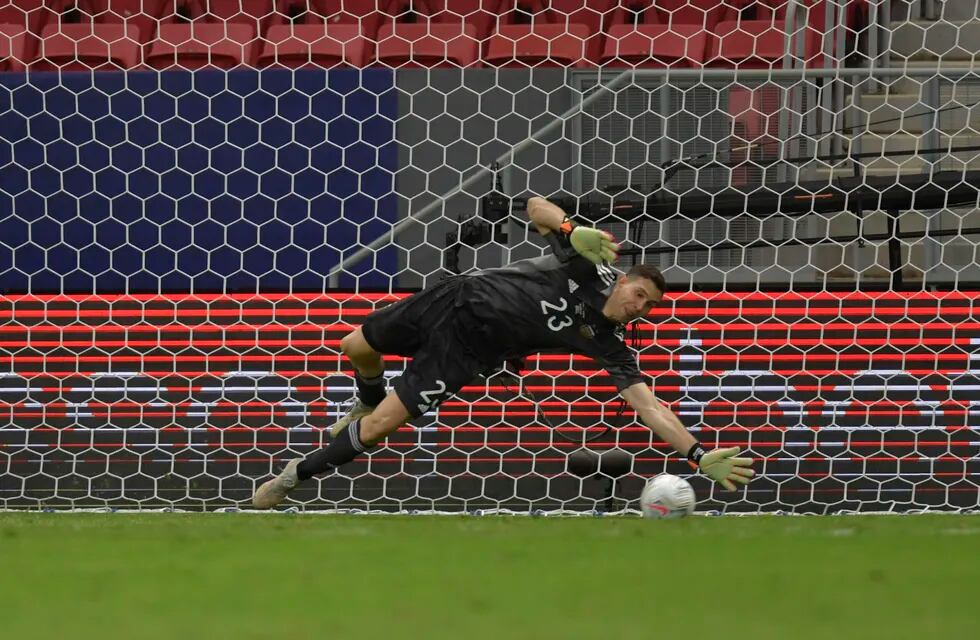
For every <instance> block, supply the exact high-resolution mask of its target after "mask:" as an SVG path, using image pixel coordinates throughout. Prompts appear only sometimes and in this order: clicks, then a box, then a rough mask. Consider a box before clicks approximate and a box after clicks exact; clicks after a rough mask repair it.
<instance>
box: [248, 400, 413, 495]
mask: <svg viewBox="0 0 980 640" xmlns="http://www.w3.org/2000/svg"><path fill="white" fill-rule="evenodd" d="M410 417H411V416H410V415H409V412H408V409H406V408H405V405H404V404H402V401H401V400H400V399H399V398H398V395H397V394H396V393H395V392H394V391H392V392H391V393H389V394H388V396H387V397H386V398H385V399H384V400H382V401H381V403H380V404H379V405H378V406H377V408H375V409H374V410H373V411H372V412H371V413H370V414H369V415H366V416H364V417H363V418H361V419H359V420H352V421H350V422H349V424H348V425H347V428H346V429H345V430H344V432H343V433H342V434H341V435H340V436H339V437H335V438H334V439H333V440H332V441H331V442H330V444H329V445H327V446H326V447H324V448H323V449H318V450H317V451H314V452H313V453H311V454H310V455H308V456H306V458H304V459H297V460H292V461H291V462H290V463H289V464H287V465H286V468H285V469H284V470H283V472H282V473H280V474H279V475H278V476H276V477H275V478H273V479H272V480H269V481H268V482H266V483H264V484H263V485H262V486H261V487H259V488H258V490H257V491H256V492H255V495H254V496H253V497H252V505H253V506H255V508H257V509H270V508H272V507H274V506H276V505H277V504H279V503H280V502H282V501H283V500H284V499H285V498H286V496H287V495H288V494H289V492H290V491H292V490H293V489H295V488H296V487H297V486H298V485H299V483H301V482H303V481H304V480H308V479H310V478H312V477H313V476H315V475H317V474H320V473H324V472H326V471H331V470H333V469H336V468H337V467H339V466H341V465H344V464H346V463H348V462H350V461H351V460H353V459H354V458H356V457H357V456H359V455H361V454H362V453H364V452H365V451H367V450H368V449H370V448H371V447H373V446H374V445H376V444H377V443H379V442H381V441H382V440H384V439H385V438H386V437H388V434H390V433H392V432H394V431H395V430H396V429H398V427H400V426H401V425H403V424H405V423H406V422H407V421H408V419H409V418H410Z"/></svg>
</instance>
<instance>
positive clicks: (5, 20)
mask: <svg viewBox="0 0 980 640" xmlns="http://www.w3.org/2000/svg"><path fill="white" fill-rule="evenodd" d="M42 13H47V12H46V11H43V10H42V9H39V8H38V7H37V3H36V2H28V1H27V0H16V1H14V2H7V3H6V4H4V5H2V6H0V71H23V70H24V68H25V67H26V66H27V65H28V63H30V62H31V61H32V60H33V59H34V55H35V53H36V52H37V34H38V33H40V32H41V29H40V26H41V24H42V20H43V17H44V16H43V15H42Z"/></svg>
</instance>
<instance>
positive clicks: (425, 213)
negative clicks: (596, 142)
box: [328, 69, 633, 288]
mask: <svg viewBox="0 0 980 640" xmlns="http://www.w3.org/2000/svg"><path fill="white" fill-rule="evenodd" d="M632 74H633V72H632V70H629V69H627V70H625V71H621V72H620V73H618V74H617V75H616V76H615V77H614V78H613V79H612V80H610V81H609V82H608V83H607V84H602V83H597V84H596V85H594V86H593V87H592V91H591V93H589V95H587V96H584V97H583V98H582V99H581V100H579V102H578V104H576V105H573V106H572V107H570V108H569V109H568V110H566V111H565V112H564V113H563V114H561V115H559V116H557V117H555V118H554V119H553V120H552V121H551V122H549V123H548V124H546V125H545V126H543V127H541V128H540V129H538V130H537V131H535V132H534V133H532V134H531V136H530V137H529V138H528V139H527V140H524V141H523V142H521V143H519V144H517V145H515V146H513V147H511V148H510V149H508V150H507V152H506V153H504V154H503V155H501V156H499V157H498V158H497V159H496V160H495V161H494V162H493V163H491V166H493V164H499V166H500V169H501V170H502V169H505V168H508V167H510V165H511V164H513V162H514V158H515V157H516V156H517V154H519V153H520V152H521V151H523V150H524V149H526V148H527V147H529V146H531V145H532V144H533V143H535V142H537V141H538V140H540V139H541V138H543V137H544V136H546V135H548V134H549V133H551V132H552V131H554V130H555V129H557V128H558V127H560V126H563V125H564V123H565V122H566V121H567V120H569V119H570V118H572V117H574V116H576V115H578V114H579V113H581V112H582V111H583V110H584V109H585V108H586V107H588V106H589V105H590V104H592V103H593V102H595V101H596V100H598V99H599V97H600V96H602V95H604V94H605V92H606V91H612V90H614V89H616V88H617V87H618V86H620V85H621V84H623V83H624V82H625V80H626V79H627V78H632ZM490 171H491V170H490V169H489V168H486V167H480V169H479V170H478V171H477V172H476V173H474V174H473V175H471V176H470V177H469V178H466V179H465V180H463V181H462V182H461V183H460V184H459V186H457V187H454V188H452V189H451V190H449V191H448V192H446V193H444V194H443V195H442V196H440V197H438V198H435V199H434V200H432V202H430V203H429V204H427V205H425V206H424V207H422V209H421V210H420V211H419V212H418V213H414V214H410V215H408V216H406V217H405V218H404V219H403V220H400V221H398V223H396V224H395V225H394V226H392V227H391V229H389V230H388V231H386V232H385V233H384V234H382V235H381V236H379V237H378V238H376V239H375V240H374V241H372V242H371V243H370V244H368V245H367V246H364V247H361V248H360V249H358V250H357V251H356V252H355V253H354V254H353V255H351V256H349V257H347V258H343V259H342V260H341V261H340V263H339V264H338V265H337V266H336V267H335V268H334V269H333V271H331V272H330V275H329V276H328V284H329V286H330V287H331V288H335V287H336V286H337V284H338V281H339V279H340V274H341V273H342V272H343V271H344V269H346V268H347V267H350V266H353V265H355V264H357V263H358V262H360V261H361V260H363V259H364V258H366V257H368V256H370V255H373V254H374V252H375V251H377V250H378V249H379V248H381V247H383V246H385V245H386V244H388V243H389V242H391V241H392V240H394V239H395V238H397V237H398V235H399V234H401V232H402V231H404V230H405V228H406V227H409V226H411V225H412V224H414V223H422V222H425V221H426V220H428V219H429V218H431V217H432V216H433V214H435V213H436V212H438V211H439V210H440V209H441V208H442V205H443V203H445V201H446V200H448V199H449V198H451V197H453V196H455V195H456V194H458V193H460V192H462V191H465V190H466V189H468V188H469V187H471V186H473V185H474V184H476V183H477V182H479V181H480V180H484V179H486V177H487V175H488V174H489V173H490Z"/></svg>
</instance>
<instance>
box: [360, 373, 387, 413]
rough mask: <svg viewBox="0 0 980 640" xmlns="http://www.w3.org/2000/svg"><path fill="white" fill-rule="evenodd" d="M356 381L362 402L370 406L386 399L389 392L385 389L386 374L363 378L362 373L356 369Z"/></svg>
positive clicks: (374, 405)
mask: <svg viewBox="0 0 980 640" xmlns="http://www.w3.org/2000/svg"><path fill="white" fill-rule="evenodd" d="M354 381H355V382H356V383H357V397H358V398H360V399H361V402H363V403H364V404H366V405H368V406H369V407H376V406H378V405H379V404H381V401H382V400H384V399H385V396H386V395H388V392H387V391H386V390H385V374H384V372H383V371H382V372H381V375H377V376H374V377H373V378H363V377H361V374H360V373H358V372H357V370H355V371H354Z"/></svg>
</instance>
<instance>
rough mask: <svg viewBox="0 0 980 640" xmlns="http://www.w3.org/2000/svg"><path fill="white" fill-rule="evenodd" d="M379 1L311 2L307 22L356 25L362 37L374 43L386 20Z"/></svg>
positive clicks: (312, 0)
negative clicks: (383, 21) (379, 29)
mask: <svg viewBox="0 0 980 640" xmlns="http://www.w3.org/2000/svg"><path fill="white" fill-rule="evenodd" d="M379 4H380V3H379V2H378V1H377V0H311V2H310V3H309V6H310V11H309V12H308V13H307V14H306V15H307V17H306V21H307V22H308V23H310V22H324V23H326V24H327V25H333V24H356V25H358V26H359V27H360V28H361V35H363V36H364V37H365V38H367V39H368V40H369V41H373V40H374V38H375V36H377V35H378V27H380V26H381V22H382V20H383V19H384V14H383V13H382V11H381V10H380V9H379V6H378V5H379Z"/></svg>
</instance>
